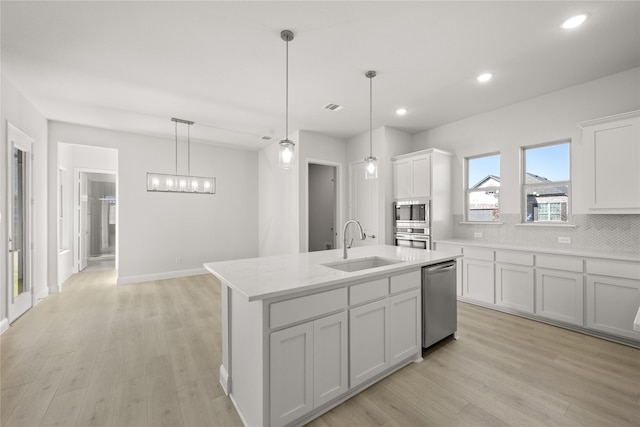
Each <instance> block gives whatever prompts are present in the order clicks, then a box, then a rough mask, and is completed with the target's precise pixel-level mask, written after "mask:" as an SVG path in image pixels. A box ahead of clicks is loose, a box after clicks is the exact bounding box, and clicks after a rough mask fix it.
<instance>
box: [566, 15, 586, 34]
mask: <svg viewBox="0 0 640 427" xmlns="http://www.w3.org/2000/svg"><path fill="white" fill-rule="evenodd" d="M588 17H589V15H588V14H586V13H581V14H580V15H576V16H572V17H571V18H569V19H567V20H566V21H564V22H563V23H562V25H560V28H562V29H563V30H570V29H572V28H576V27H579V26H580V25H582V24H583V23H584V21H586V20H587V18H588Z"/></svg>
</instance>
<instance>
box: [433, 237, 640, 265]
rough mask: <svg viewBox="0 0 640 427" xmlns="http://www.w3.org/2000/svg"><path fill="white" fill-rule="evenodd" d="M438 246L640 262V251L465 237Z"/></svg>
mask: <svg viewBox="0 0 640 427" xmlns="http://www.w3.org/2000/svg"><path fill="white" fill-rule="evenodd" d="M435 243H436V247H437V246H438V243H444V244H450V245H458V246H476V247H482V248H490V249H504V250H510V251H521V252H532V253H539V254H552V255H570V256H578V257H583V258H602V259H614V260H618V261H636V262H640V253H637V252H615V251H607V250H602V251H596V250H589V249H572V248H570V247H569V248H567V249H563V248H539V247H535V246H524V245H517V244H510V243H492V242H484V241H476V240H464V239H448V240H436V241H435Z"/></svg>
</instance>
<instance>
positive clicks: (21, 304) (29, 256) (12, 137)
mask: <svg viewBox="0 0 640 427" xmlns="http://www.w3.org/2000/svg"><path fill="white" fill-rule="evenodd" d="M6 124H7V165H6V166H7V168H6V174H7V184H6V185H7V213H8V215H7V221H6V224H7V225H6V232H7V244H8V240H9V235H12V234H13V230H12V228H13V225H12V223H13V213H12V212H11V210H12V207H13V201H12V200H11V198H12V195H13V191H12V189H11V183H12V182H13V177H12V176H11V173H12V170H13V148H14V146H17V147H18V148H20V149H21V150H22V151H25V152H26V153H28V155H27V156H26V157H27V165H26V169H27V170H26V174H25V175H26V184H27V185H26V194H25V199H26V203H25V206H24V208H25V214H24V216H25V219H26V220H25V246H26V248H27V250H26V251H25V253H24V255H25V257H24V261H23V262H24V281H25V283H27V286H28V289H29V291H28V292H26V291H25V292H24V293H23V296H22V298H20V296H18V298H16V300H19V301H17V302H15V303H14V301H13V292H12V284H13V280H12V277H11V276H12V275H13V267H12V262H13V260H12V259H11V258H12V254H13V252H11V251H9V250H7V256H6V262H7V269H6V271H7V273H6V274H7V277H6V283H7V287H6V289H5V292H6V293H5V295H6V297H7V318H8V320H9V323H10V324H11V323H13V322H14V321H15V320H16V319H17V318H18V317H20V316H22V315H23V314H24V313H25V312H26V311H27V310H29V309H30V308H32V307H33V306H34V305H35V292H34V291H33V209H32V205H33V194H32V186H33V166H32V165H33V143H34V141H35V140H34V139H33V138H31V137H30V136H29V135H28V134H27V133H25V132H24V131H22V130H21V129H20V128H18V127H17V126H16V125H14V124H13V123H11V122H9V121H8V120H7V122H6ZM7 248H8V246H7ZM14 304H16V305H14Z"/></svg>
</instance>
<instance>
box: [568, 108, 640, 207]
mask: <svg viewBox="0 0 640 427" xmlns="http://www.w3.org/2000/svg"><path fill="white" fill-rule="evenodd" d="M579 126H580V127H581V128H582V139H583V145H584V149H585V160H586V165H585V166H586V167H585V176H584V179H585V181H586V182H585V188H586V191H587V208H588V209H589V212H590V213H603V214H604V213H621V214H628V213H640V167H638V165H640V111H633V112H630V113H625V114H619V115H616V116H611V117H605V118H602V119H596V120H590V121H588V122H583V123H580V124H579Z"/></svg>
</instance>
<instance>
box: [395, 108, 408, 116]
mask: <svg viewBox="0 0 640 427" xmlns="http://www.w3.org/2000/svg"><path fill="white" fill-rule="evenodd" d="M396 114H397V115H399V116H404V115H405V114H407V109H406V108H398V109H397V110H396Z"/></svg>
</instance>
